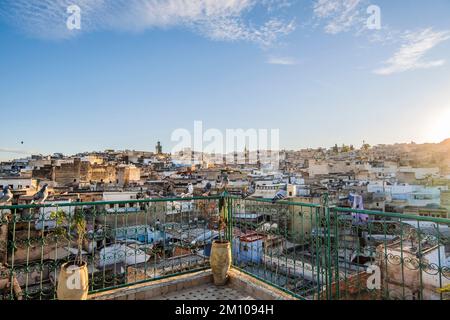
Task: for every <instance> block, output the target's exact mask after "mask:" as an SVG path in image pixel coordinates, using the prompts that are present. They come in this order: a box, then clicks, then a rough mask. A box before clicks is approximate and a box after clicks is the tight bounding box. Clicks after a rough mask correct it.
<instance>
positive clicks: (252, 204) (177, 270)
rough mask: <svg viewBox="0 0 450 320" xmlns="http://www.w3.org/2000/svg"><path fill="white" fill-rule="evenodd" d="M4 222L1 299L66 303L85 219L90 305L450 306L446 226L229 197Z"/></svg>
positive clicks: (8, 213) (72, 209)
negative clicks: (226, 253) (221, 270)
mask: <svg viewBox="0 0 450 320" xmlns="http://www.w3.org/2000/svg"><path fill="white" fill-rule="evenodd" d="M0 212H1V215H2V217H1V223H0V264H1V266H0V299H8V300H13V299H22V300H48V299H50V300H53V299H57V294H56V288H57V280H58V275H59V271H60V268H61V266H62V265H63V264H64V263H66V262H68V261H72V260H74V258H75V255H76V254H77V252H78V250H77V243H78V241H77V240H78V232H77V231H76V229H74V228H73V223H72V222H73V220H75V219H76V218H77V217H78V218H79V217H82V219H83V221H84V222H85V223H84V224H83V228H84V230H85V233H86V235H85V237H84V240H83V242H82V259H83V261H85V262H86V263H87V267H88V278H89V299H93V300H101V299H136V300H142V299H189V298H192V299H197V300H199V299H215V298H218V299H303V300H368V299H370V300H374V299H401V300H446V299H449V293H448V287H449V285H450V245H449V236H450V231H449V226H450V220H448V219H441V218H431V217H421V216H409V215H402V214H397V213H383V212H378V211H357V210H352V209H348V208H337V207H333V206H330V205H328V204H327V203H326V201H324V202H323V203H322V204H321V205H316V204H306V203H297V202H289V201H281V202H277V203H275V204H273V203H271V201H267V200H264V199H241V198H238V197H235V196H229V195H223V196H216V197H208V198H203V197H199V198H189V199H146V200H129V201H116V202H92V203H58V204H52V203H48V204H45V205H23V206H3V207H0ZM58 213H59V214H61V213H63V215H64V217H66V219H65V220H64V222H61V221H59V218H58V217H59V216H58ZM220 217H222V218H223V219H224V221H225V222H226V228H220V223H219V221H220ZM218 238H225V239H227V240H229V241H230V243H231V252H232V268H231V271H230V273H229V281H228V284H227V285H226V286H224V287H216V286H214V285H213V284H212V280H211V271H210V265H209V256H210V252H211V242H212V241H213V240H215V239H218ZM243 279H245V280H243Z"/></svg>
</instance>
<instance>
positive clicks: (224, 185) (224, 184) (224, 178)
mask: <svg viewBox="0 0 450 320" xmlns="http://www.w3.org/2000/svg"><path fill="white" fill-rule="evenodd" d="M228 182H229V180H228V175H227V174H226V173H224V174H223V175H222V181H221V185H222V188H223V189H226V188H227V186H228Z"/></svg>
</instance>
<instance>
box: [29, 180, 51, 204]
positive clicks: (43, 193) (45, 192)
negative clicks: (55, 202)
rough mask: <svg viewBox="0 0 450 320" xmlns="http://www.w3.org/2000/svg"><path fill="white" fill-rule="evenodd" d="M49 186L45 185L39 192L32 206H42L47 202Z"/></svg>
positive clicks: (34, 197)
mask: <svg viewBox="0 0 450 320" xmlns="http://www.w3.org/2000/svg"><path fill="white" fill-rule="evenodd" d="M47 188H48V184H44V185H43V186H42V188H41V190H39V192H37V193H36V194H35V195H34V196H33V200H32V201H31V204H42V203H44V202H45V200H47V198H48V190H47Z"/></svg>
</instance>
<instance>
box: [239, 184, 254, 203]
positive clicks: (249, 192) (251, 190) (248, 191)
mask: <svg viewBox="0 0 450 320" xmlns="http://www.w3.org/2000/svg"><path fill="white" fill-rule="evenodd" d="M255 191H256V190H255V183H254V182H252V183H250V186H249V187H248V188H247V189H246V190H245V191H244V192H242V199H246V198H248V197H250V196H252V195H253V194H254V193H255Z"/></svg>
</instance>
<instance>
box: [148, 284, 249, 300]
mask: <svg viewBox="0 0 450 320" xmlns="http://www.w3.org/2000/svg"><path fill="white" fill-rule="evenodd" d="M155 300H255V299H254V298H253V297H251V296H249V295H247V294H245V293H241V292H239V291H237V290H235V289H232V288H230V287H226V286H225V287H216V286H215V285H213V284H206V285H202V286H199V287H195V288H190V289H185V290H181V291H178V292H172V293H169V294H166V295H162V296H159V297H157V298H155Z"/></svg>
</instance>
